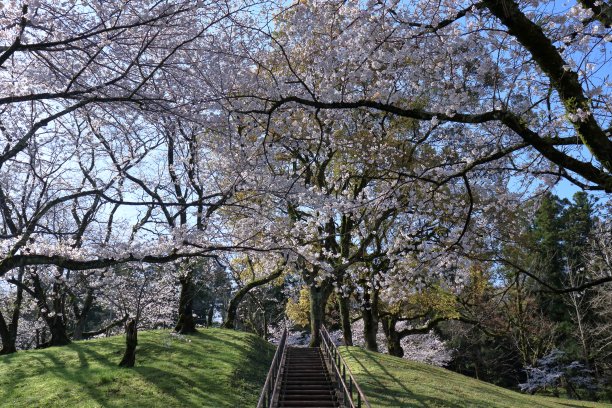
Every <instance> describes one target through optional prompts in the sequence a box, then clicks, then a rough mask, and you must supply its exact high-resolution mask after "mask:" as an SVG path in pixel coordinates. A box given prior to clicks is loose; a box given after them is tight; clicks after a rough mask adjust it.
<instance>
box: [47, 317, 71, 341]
mask: <svg viewBox="0 0 612 408" xmlns="http://www.w3.org/2000/svg"><path fill="white" fill-rule="evenodd" d="M47 325H48V326H49V331H50V332H51V340H50V341H49V343H47V344H46V345H47V346H65V345H66V344H70V343H71V341H70V337H68V333H67V332H66V325H65V324H64V319H63V318H62V317H61V316H57V315H56V316H53V317H51V318H47Z"/></svg>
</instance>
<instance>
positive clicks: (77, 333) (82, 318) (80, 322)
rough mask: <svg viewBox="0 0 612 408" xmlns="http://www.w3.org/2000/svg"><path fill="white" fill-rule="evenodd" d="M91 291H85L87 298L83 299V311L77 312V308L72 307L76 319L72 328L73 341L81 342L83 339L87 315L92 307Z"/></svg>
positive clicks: (92, 296) (92, 297)
mask: <svg viewBox="0 0 612 408" xmlns="http://www.w3.org/2000/svg"><path fill="white" fill-rule="evenodd" d="M93 300H94V295H93V289H89V290H88V291H87V296H86V297H85V302H84V303H83V309H82V310H81V311H80V312H79V311H78V307H77V306H76V304H75V306H74V314H75V316H76V317H77V322H76V324H75V326H74V334H73V335H72V339H73V340H82V339H83V331H84V330H85V323H86V322H87V315H88V314H89V311H90V310H91V307H92V306H93Z"/></svg>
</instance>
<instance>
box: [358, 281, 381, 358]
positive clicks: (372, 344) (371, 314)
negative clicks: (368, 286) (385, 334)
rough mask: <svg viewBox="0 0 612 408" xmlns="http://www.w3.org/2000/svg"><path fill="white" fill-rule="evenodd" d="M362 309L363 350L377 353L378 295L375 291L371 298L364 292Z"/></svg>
mask: <svg viewBox="0 0 612 408" xmlns="http://www.w3.org/2000/svg"><path fill="white" fill-rule="evenodd" d="M363 300H364V303H363V307H362V309H361V315H362V317H363V337H364V339H365V348H366V350H369V351H378V343H377V342H376V335H377V334H378V294H377V292H376V291H375V292H374V293H373V295H372V296H370V293H369V292H368V291H367V290H366V291H365V292H364V294H363Z"/></svg>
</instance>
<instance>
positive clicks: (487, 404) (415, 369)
mask: <svg viewBox="0 0 612 408" xmlns="http://www.w3.org/2000/svg"><path fill="white" fill-rule="evenodd" d="M341 352H342V355H343V357H344V358H345V360H346V362H347V364H348V365H349V367H350V369H351V371H352V373H353V375H354V376H355V378H356V380H357V382H358V383H359V385H360V386H361V388H362V389H363V392H364V393H365V394H366V397H367V398H368V400H369V402H370V404H371V405H372V407H373V408H374V407H390V408H391V407H392V408H399V407H403V408H409V407H419V408H434V407H436V408H437V407H445V408H466V407H470V408H471V407H474V408H523V407H525V408H536V407H551V408H552V407H555V408H568V407H602V408H603V407H612V405H610V404H598V403H593V402H581V401H574V400H566V399H557V398H549V397H539V396H530V395H525V394H521V393H518V392H514V391H510V390H507V389H505V388H501V387H497V386H495V385H492V384H488V383H485V382H482V381H478V380H475V379H473V378H470V377H466V376H464V375H461V374H457V373H454V372H452V371H449V370H445V369H443V368H438V367H433V366H429V365H427V364H421V363H416V362H412V361H408V360H404V359H401V358H397V357H392V356H389V355H386V354H379V353H372V352H368V351H365V350H362V349H360V348H357V347H342V348H341Z"/></svg>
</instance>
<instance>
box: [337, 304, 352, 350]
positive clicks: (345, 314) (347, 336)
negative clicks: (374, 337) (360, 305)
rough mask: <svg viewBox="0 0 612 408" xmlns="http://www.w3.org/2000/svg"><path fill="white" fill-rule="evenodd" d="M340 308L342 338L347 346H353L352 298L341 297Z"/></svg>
mask: <svg viewBox="0 0 612 408" xmlns="http://www.w3.org/2000/svg"><path fill="white" fill-rule="evenodd" d="M338 308H339V309H340V325H341V326H342V338H343V340H344V345H345V346H352V345H353V331H352V330H351V316H350V298H348V297H344V296H342V295H340V296H339V299H338Z"/></svg>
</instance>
